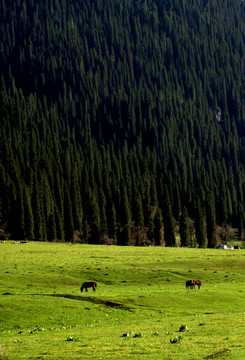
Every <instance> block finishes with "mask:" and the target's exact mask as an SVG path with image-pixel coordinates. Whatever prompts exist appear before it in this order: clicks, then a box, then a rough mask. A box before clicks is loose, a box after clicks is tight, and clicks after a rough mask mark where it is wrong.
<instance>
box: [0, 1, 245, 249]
mask: <svg viewBox="0 0 245 360" xmlns="http://www.w3.org/2000/svg"><path fill="white" fill-rule="evenodd" d="M0 14H1V15H0V17H1V23H0V49H1V50H0V76H1V83H0V119H1V127H0V128H1V144H0V149H1V150H0V151H1V158H0V181H1V184H2V186H1V188H0V228H1V232H0V236H1V237H4V238H6V237H10V238H14V239H33V240H39V241H78V242H86V243H98V244H103V243H108V244H118V245H129V244H132V245H165V246H176V245H181V246H193V247H195V246H199V247H216V246H217V242H218V241H219V238H220V237H221V235H220V237H219V236H218V231H217V229H220V228H222V229H226V228H228V227H229V226H232V227H234V228H237V229H238V234H239V236H242V234H243V231H244V188H245V187H244V186H245V170H244V154H245V151H244V150H245V149H244V147H245V142H244V136H245V127H244V119H245V104H244V101H243V99H244V95H245V81H244V80H245V71H244V70H245V66H244V65H245V62H244V61H245V47H244V45H245V44H244V39H245V37H244V35H245V31H244V30H245V24H244V21H243V19H244V15H245V3H244V2H242V1H240V0H234V1H233V2H232V3H231V2H230V1H228V0H223V1H222V2H220V1H218V0H212V1H211V0H202V1H198V2H196V1H192V0H191V1H185V0H168V1H160V0H125V1H123V2H121V1H119V0H104V1H103V2H102V1H101V0H93V1H91V0H90V1H82V2H81V1H78V0H74V1H72V2H69V1H65V0H62V1H59V2H58V1H56V0H43V1H33V0H25V1H17V2H15V3H13V4H9V3H7V2H5V0H1V1H0Z"/></svg>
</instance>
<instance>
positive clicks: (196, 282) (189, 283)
mask: <svg viewBox="0 0 245 360" xmlns="http://www.w3.org/2000/svg"><path fill="white" fill-rule="evenodd" d="M195 285H197V286H198V289H200V287H201V285H202V284H201V281H200V280H187V281H186V283H185V287H186V288H190V289H193V288H194V289H195Z"/></svg>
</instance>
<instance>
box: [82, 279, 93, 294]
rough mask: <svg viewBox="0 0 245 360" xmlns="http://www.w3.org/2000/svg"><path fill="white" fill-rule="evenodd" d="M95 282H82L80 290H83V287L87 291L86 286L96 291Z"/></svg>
mask: <svg viewBox="0 0 245 360" xmlns="http://www.w3.org/2000/svg"><path fill="white" fill-rule="evenodd" d="M96 286H97V284H96V282H94V281H89V282H84V283H83V284H82V286H81V292H83V289H85V291H88V288H91V287H92V288H93V291H96V289H95V288H96Z"/></svg>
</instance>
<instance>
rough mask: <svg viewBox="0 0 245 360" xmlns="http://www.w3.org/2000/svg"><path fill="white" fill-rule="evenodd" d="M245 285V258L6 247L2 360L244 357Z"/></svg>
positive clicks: (205, 252) (0, 280) (201, 252)
mask: <svg viewBox="0 0 245 360" xmlns="http://www.w3.org/2000/svg"><path fill="white" fill-rule="evenodd" d="M189 279H199V280H201V282H202V286H201V289H200V290H198V289H197V288H196V289H194V290H187V289H186V288H185V282H186V280H189ZM91 280H92V281H96V282H97V285H98V286H97V290H96V292H93V291H92V289H88V292H83V293H81V291H80V287H81V285H82V283H83V282H84V281H91ZM244 284H245V250H213V249H185V248H183V249H182V248H157V247H142V248H141V247H116V246H96V245H70V244H56V243H37V242H30V243H21V244H13V243H11V242H6V243H5V244H0V360H19V359H52V360H58V359H62V360H72V359H96V360H99V359H157V360H159V359H224V358H229V359H245V345H244V344H245V340H244V339H245V286H244Z"/></svg>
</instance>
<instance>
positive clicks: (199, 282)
mask: <svg viewBox="0 0 245 360" xmlns="http://www.w3.org/2000/svg"><path fill="white" fill-rule="evenodd" d="M193 281H194V288H195V285H197V286H198V289H200V287H201V285H202V283H201V281H200V280H193Z"/></svg>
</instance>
